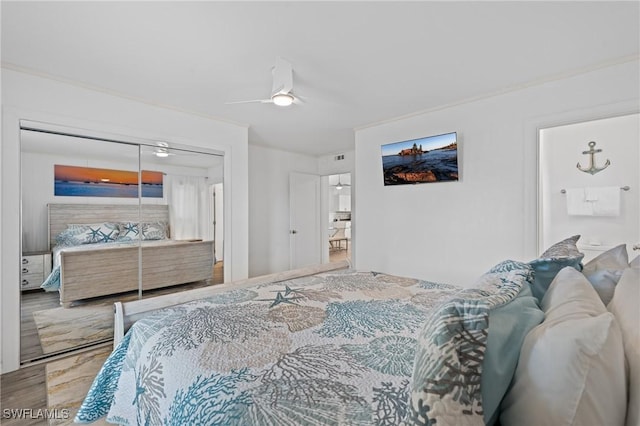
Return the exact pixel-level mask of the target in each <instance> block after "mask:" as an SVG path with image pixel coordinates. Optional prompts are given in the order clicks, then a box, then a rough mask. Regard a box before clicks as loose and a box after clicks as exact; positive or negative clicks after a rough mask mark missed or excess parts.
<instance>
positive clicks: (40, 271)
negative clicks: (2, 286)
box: [20, 251, 51, 290]
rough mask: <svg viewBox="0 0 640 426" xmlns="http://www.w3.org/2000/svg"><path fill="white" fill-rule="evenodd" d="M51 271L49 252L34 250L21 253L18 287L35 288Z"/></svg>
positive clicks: (23, 288)
mask: <svg viewBox="0 0 640 426" xmlns="http://www.w3.org/2000/svg"><path fill="white" fill-rule="evenodd" d="M50 273H51V252H50V251H36V252H29V253H23V254H22V260H21V263H20V289H21V290H37V289H39V288H40V285H41V284H42V283H43V282H44V280H45V278H47V277H48V276H49V274H50Z"/></svg>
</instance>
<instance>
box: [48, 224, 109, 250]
mask: <svg viewBox="0 0 640 426" xmlns="http://www.w3.org/2000/svg"><path fill="white" fill-rule="evenodd" d="M119 234H120V227H119V225H118V224H117V223H112V222H104V223H93V224H70V225H67V229H65V230H64V231H62V232H61V233H60V234H58V235H57V236H56V244H58V245H61V246H77V245H81V244H95V243H109V242H113V241H115V240H116V239H117V238H118V235H119Z"/></svg>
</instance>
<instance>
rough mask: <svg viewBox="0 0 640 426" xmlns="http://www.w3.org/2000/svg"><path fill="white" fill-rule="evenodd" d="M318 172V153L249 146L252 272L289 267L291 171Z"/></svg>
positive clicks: (250, 261) (257, 272)
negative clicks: (310, 153) (307, 153)
mask: <svg viewBox="0 0 640 426" xmlns="http://www.w3.org/2000/svg"><path fill="white" fill-rule="evenodd" d="M291 172H301V173H313V174H317V173H318V160H317V159H316V158H315V157H311V156H306V155H301V154H294V153H290V152H286V151H280V150H276V149H271V148H266V147H261V146H255V145H251V146H250V147H249V200H250V202H249V276H252V277H253V276H257V275H263V274H269V273H273V272H280V271H285V270H287V269H289V255H290V250H289V174H290V173H291Z"/></svg>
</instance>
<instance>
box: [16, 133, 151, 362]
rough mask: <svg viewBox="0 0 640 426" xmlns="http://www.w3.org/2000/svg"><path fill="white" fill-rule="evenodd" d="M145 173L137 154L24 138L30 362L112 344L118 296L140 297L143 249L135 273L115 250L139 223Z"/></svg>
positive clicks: (73, 140)
mask: <svg viewBox="0 0 640 426" xmlns="http://www.w3.org/2000/svg"><path fill="white" fill-rule="evenodd" d="M138 167H139V147H138V146H137V145H132V144H127V143H118V142H114V141H105V140H97V139H94V138H88V137H81V136H70V135H66V134H59V133H51V132H45V131H41V130H33V129H22V130H21V182H20V184H21V202H22V206H21V207H22V208H21V211H22V216H21V228H22V241H21V251H22V258H21V265H20V267H21V282H20V283H16V285H18V284H19V285H20V286H21V312H22V315H21V318H22V320H21V327H20V328H21V361H22V362H25V361H33V360H37V359H40V358H43V357H48V356H52V355H55V354H59V353H62V352H66V351H69V350H73V349H77V348H80V347H85V346H89V345H93V344H97V343H100V342H106V341H109V340H111V339H112V337H113V302H114V300H116V299H117V297H119V296H112V294H119V293H121V291H133V293H132V294H129V295H128V297H133V298H135V297H137V288H138V275H139V273H138V264H139V261H138V258H137V256H138V248H137V243H133V244H132V247H131V249H130V254H129V255H127V256H126V257H125V258H126V261H125V262H127V263H128V264H127V265H123V263H122V262H117V260H116V262H117V263H113V262H112V260H113V256H112V254H113V253H115V251H113V250H108V249H107V247H111V246H113V244H114V242H115V241H116V240H117V239H118V237H119V233H120V228H119V223H120V222H121V221H125V220H131V221H136V220H137V218H138V217H139V212H138V210H139V207H138V206H139V200H138V185H137V183H138V182H137V181H138ZM74 250H76V251H74ZM120 259H122V257H121V258H120ZM63 264H64V265H63ZM63 266H64V268H63ZM43 286H44V288H46V290H45V289H43ZM61 302H62V304H61Z"/></svg>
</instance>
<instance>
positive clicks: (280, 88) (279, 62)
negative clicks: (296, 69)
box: [271, 56, 293, 94]
mask: <svg viewBox="0 0 640 426" xmlns="http://www.w3.org/2000/svg"><path fill="white" fill-rule="evenodd" d="M272 73H273V86H272V91H271V93H272V94H276V93H289V92H291V91H292V90H293V68H292V67H291V64H290V63H289V62H287V61H285V60H284V59H282V58H281V57H279V56H278V57H277V58H276V65H275V66H274V67H273V71H272Z"/></svg>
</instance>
